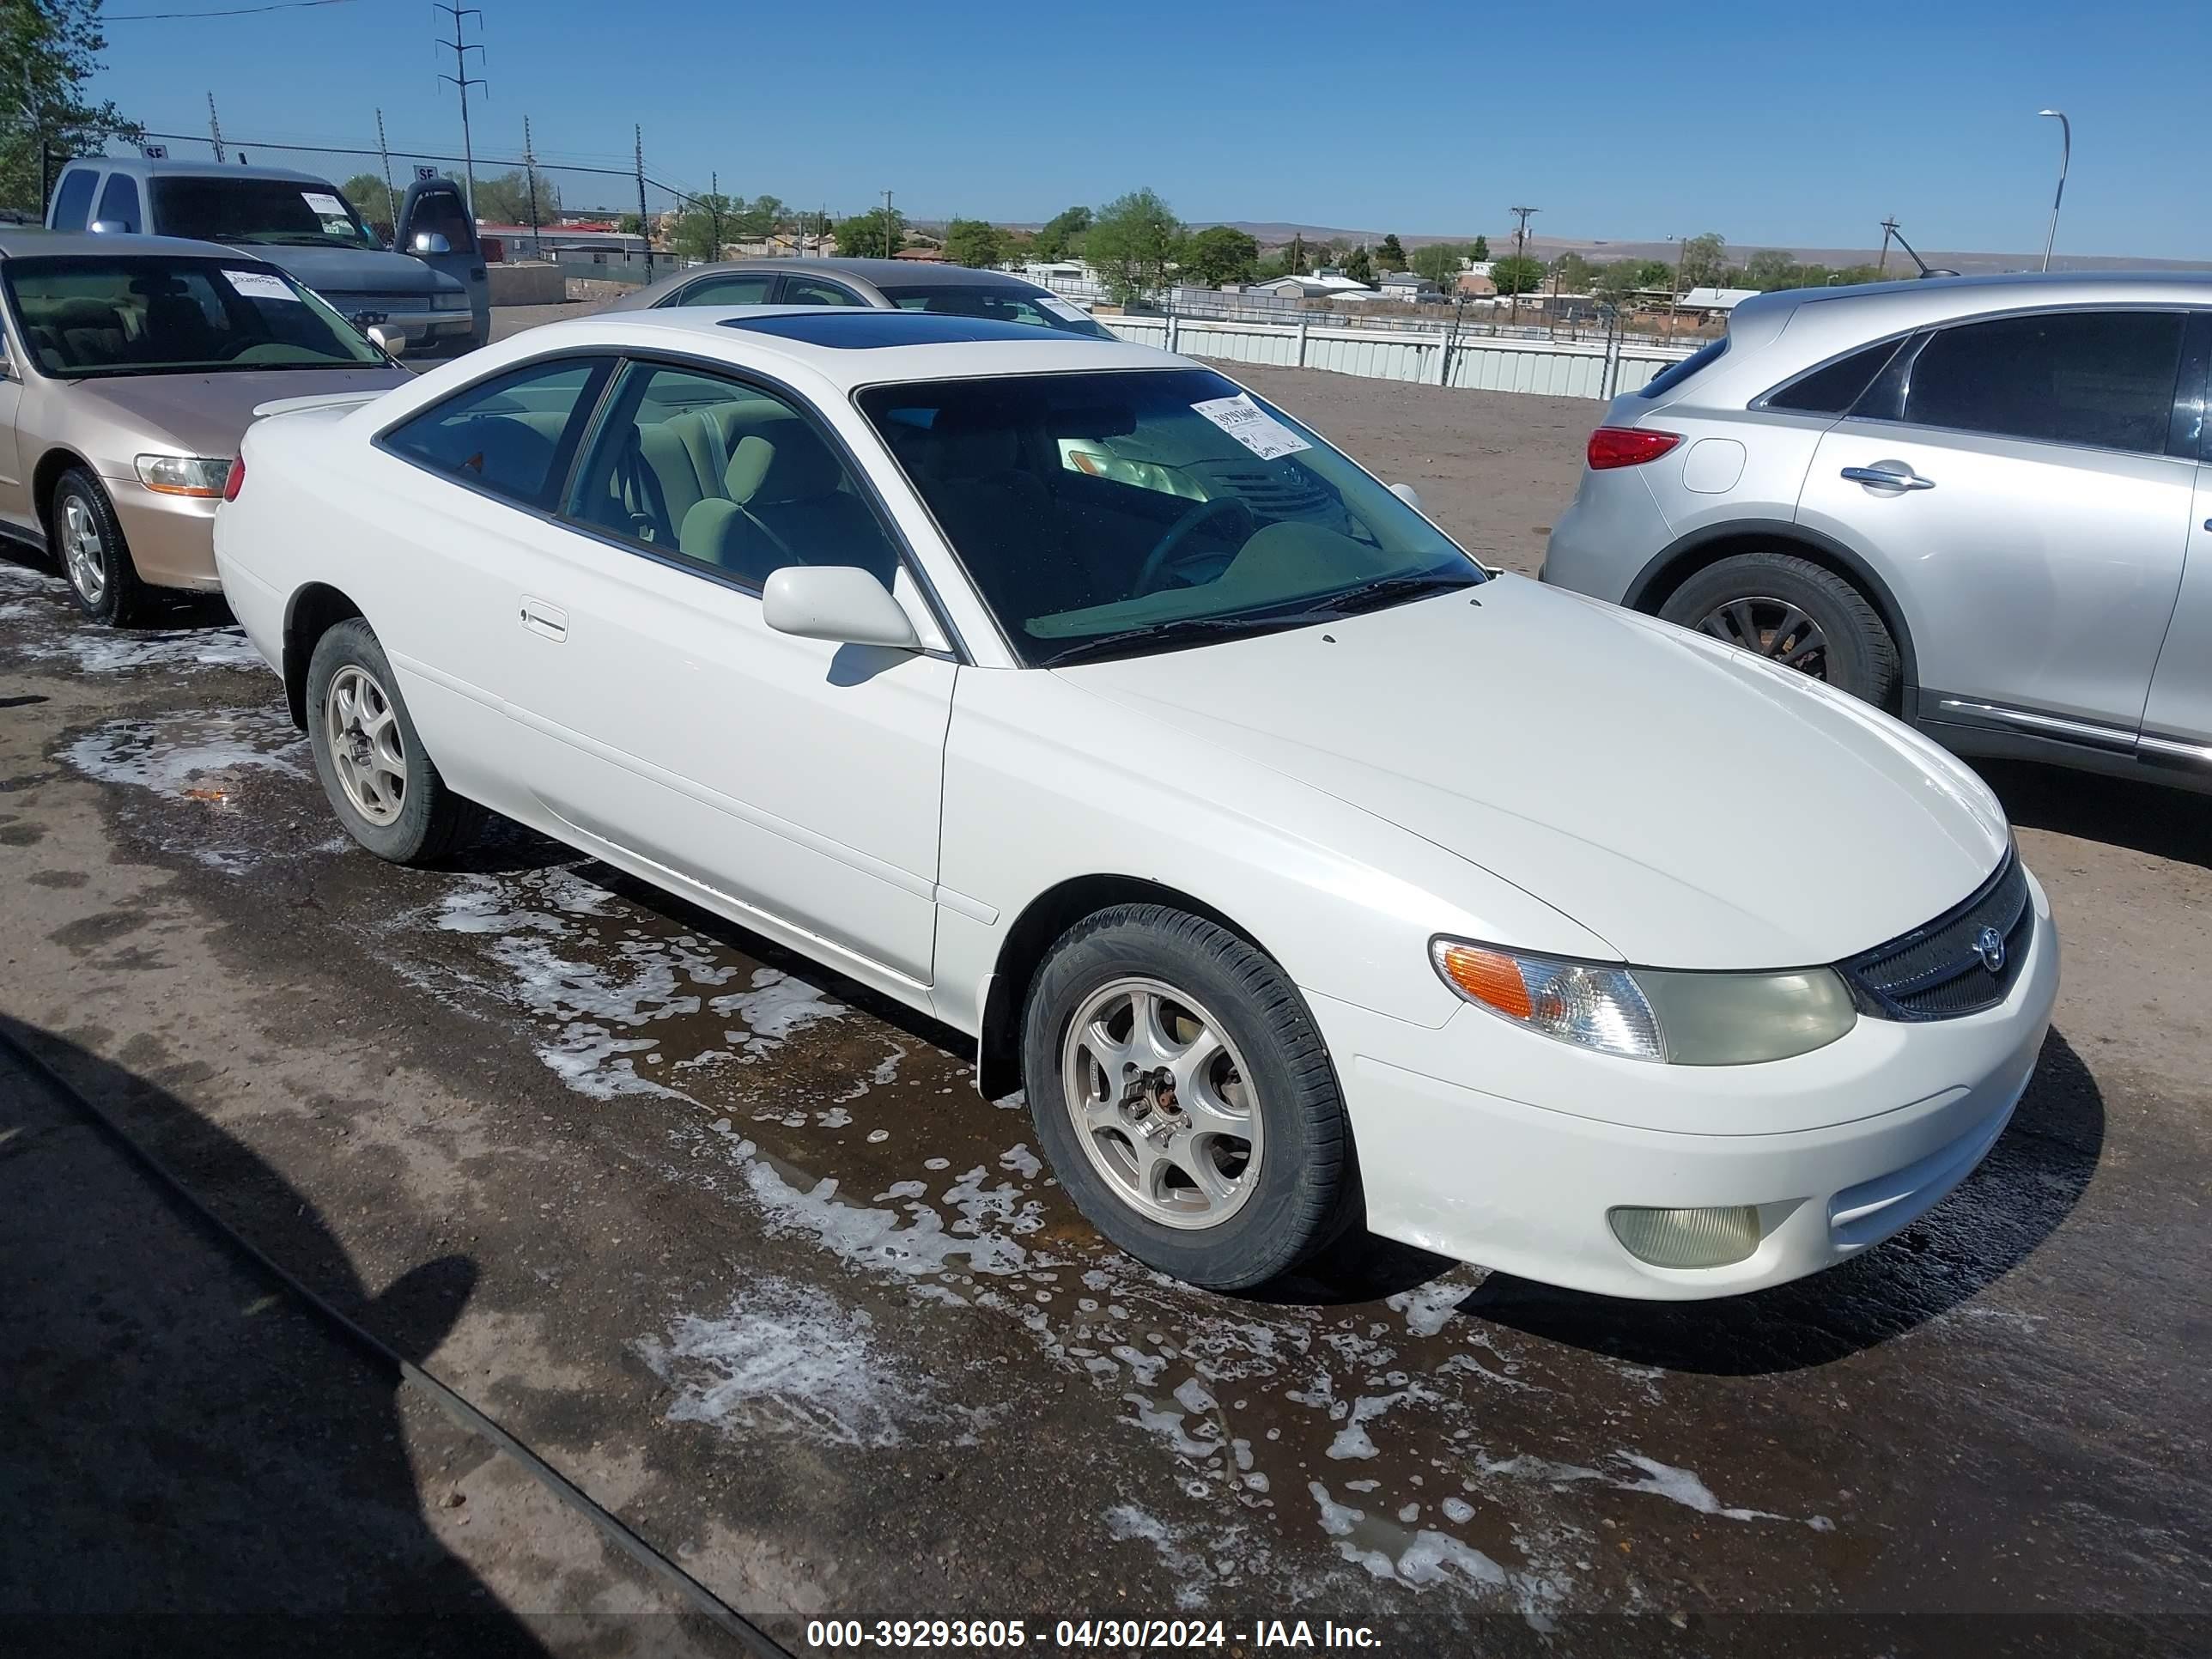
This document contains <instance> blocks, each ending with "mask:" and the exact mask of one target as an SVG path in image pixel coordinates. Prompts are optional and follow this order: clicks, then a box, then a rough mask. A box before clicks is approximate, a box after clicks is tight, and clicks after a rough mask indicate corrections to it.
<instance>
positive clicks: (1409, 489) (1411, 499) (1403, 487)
mask: <svg viewBox="0 0 2212 1659" xmlns="http://www.w3.org/2000/svg"><path fill="white" fill-rule="evenodd" d="M1390 493H1391V494H1392V495H1395V496H1396V497H1397V498H1398V499H1399V500H1400V501H1403V502H1405V504H1406V505H1407V506H1408V507H1412V508H1413V511H1414V512H1416V513H1419V511H1420V510H1421V492H1420V491H1419V490H1418V489H1414V488H1413V485H1411V484H1406V483H1398V484H1392V485H1391V486H1390Z"/></svg>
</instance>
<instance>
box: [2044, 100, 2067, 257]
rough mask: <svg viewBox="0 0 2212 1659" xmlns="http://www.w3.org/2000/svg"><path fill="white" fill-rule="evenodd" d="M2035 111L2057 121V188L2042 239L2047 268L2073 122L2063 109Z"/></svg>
mask: <svg viewBox="0 0 2212 1659" xmlns="http://www.w3.org/2000/svg"><path fill="white" fill-rule="evenodd" d="M2036 113H2037V114H2038V115H2047V116H2050V117H2051V118H2052V119H2053V120H2055V121H2057V123H2058V189H2057V193H2056V194H2055V195H2053V196H2052V197H2051V231H2050V234H2048V235H2046V236H2045V237H2044V239H2043V268H2044V269H2045V270H2050V269H2051V244H2053V243H2054V242H2056V241H2057V240H2058V204H2060V203H2061V202H2063V201H2064V200H2065V199H2066V165H2067V163H2068V162H2069V161H2072V160H2073V159H2074V124H2073V123H2072V122H2070V121H2069V120H2068V119H2067V118H2066V112H2065V111H2064V110H2063V109H2039V110H2038V111H2036Z"/></svg>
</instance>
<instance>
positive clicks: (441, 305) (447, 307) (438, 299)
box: [430, 289, 469, 311]
mask: <svg viewBox="0 0 2212 1659" xmlns="http://www.w3.org/2000/svg"><path fill="white" fill-rule="evenodd" d="M430 308H431V309H432V310H433V311H466V310H467V309H468V308H469V296H468V295H465V294H459V293H448V292H447V291H446V290H445V289H439V290H438V292H437V293H435V294H433V295H431V296H430Z"/></svg>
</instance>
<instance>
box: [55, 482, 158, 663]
mask: <svg viewBox="0 0 2212 1659" xmlns="http://www.w3.org/2000/svg"><path fill="white" fill-rule="evenodd" d="M46 520H47V539H48V542H49V544H51V547H52V552H53V556H54V562H56V563H57V564H58V565H59V566H60V567H61V572H62V575H63V577H64V579H65V580H67V581H68V583H69V585H70V597H71V598H73V599H76V605H77V609H78V610H80V611H83V612H84V614H85V615H86V616H88V617H91V618H92V619H93V621H94V622H100V623H106V624H107V625H108V626H109V627H111V628H127V627H129V626H130V625H131V623H135V622H137V621H138V620H139V619H140V618H141V617H143V616H144V615H145V614H146V612H147V611H149V609H151V608H152V600H151V596H150V595H149V593H148V592H147V591H146V585H145V584H144V583H143V582H142V581H140V580H138V567H137V565H135V564H133V563H132V562H131V544H130V543H128V542H126V541H125V540H124V538H123V526H122V525H121V524H120V523H119V522H118V520H117V519H116V516H115V504H114V503H113V502H112V501H109V500H108V499H107V492H106V490H105V489H101V488H100V480H99V479H97V478H95V477H93V476H92V474H91V473H89V472H88V471H85V470H84V469H83V468H82V467H81V466H73V467H71V468H70V470H69V471H66V472H64V473H63V474H62V476H61V478H60V480H59V481H58V483H55V485H54V493H53V495H52V499H51V501H49V502H48V504H47V508H46Z"/></svg>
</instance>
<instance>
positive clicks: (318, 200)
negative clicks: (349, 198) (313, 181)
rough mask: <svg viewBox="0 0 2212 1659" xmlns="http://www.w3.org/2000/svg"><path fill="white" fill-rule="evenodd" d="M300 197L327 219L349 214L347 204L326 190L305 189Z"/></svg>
mask: <svg viewBox="0 0 2212 1659" xmlns="http://www.w3.org/2000/svg"><path fill="white" fill-rule="evenodd" d="M300 199H301V201H303V202H305V203H306V204H307V205H308V206H309V207H310V208H312V209H313V210H314V211H315V212H317V213H319V214H320V215H321V216H323V217H324V218H325V219H343V218H346V217H348V214H347V213H346V206H345V204H344V203H343V202H341V201H340V200H338V198H337V197H335V196H332V195H330V194H328V193H327V192H325V191H319V190H303V191H301V192H300Z"/></svg>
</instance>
